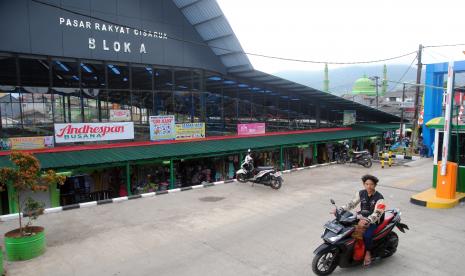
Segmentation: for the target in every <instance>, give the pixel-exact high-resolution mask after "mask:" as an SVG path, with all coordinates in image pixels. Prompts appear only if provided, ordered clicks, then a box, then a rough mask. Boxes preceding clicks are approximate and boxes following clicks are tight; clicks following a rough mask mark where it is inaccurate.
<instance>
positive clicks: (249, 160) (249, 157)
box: [244, 149, 254, 171]
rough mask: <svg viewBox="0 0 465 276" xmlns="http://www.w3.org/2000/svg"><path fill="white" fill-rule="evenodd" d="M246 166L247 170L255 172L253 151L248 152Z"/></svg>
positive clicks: (245, 160)
mask: <svg viewBox="0 0 465 276" xmlns="http://www.w3.org/2000/svg"><path fill="white" fill-rule="evenodd" d="M244 164H245V165H247V166H248V168H247V170H249V171H253V169H254V165H253V157H252V150H251V149H248V150H247V155H246V156H245V158H244Z"/></svg>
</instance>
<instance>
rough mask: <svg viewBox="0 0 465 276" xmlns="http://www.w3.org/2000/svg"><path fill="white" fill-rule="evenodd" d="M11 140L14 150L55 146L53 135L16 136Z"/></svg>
mask: <svg viewBox="0 0 465 276" xmlns="http://www.w3.org/2000/svg"><path fill="white" fill-rule="evenodd" d="M50 138H51V139H50ZM9 140H10V144H11V149H12V150H29V149H44V148H49V147H53V137H51V136H50V137H44V136H37V137H14V138H10V139H9Z"/></svg>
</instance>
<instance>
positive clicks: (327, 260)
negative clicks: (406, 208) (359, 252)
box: [312, 199, 409, 275]
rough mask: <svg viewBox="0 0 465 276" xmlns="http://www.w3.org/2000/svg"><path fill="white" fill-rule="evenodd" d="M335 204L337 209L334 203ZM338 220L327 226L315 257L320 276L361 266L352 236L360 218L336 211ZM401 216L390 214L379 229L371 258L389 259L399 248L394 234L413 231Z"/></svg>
mask: <svg viewBox="0 0 465 276" xmlns="http://www.w3.org/2000/svg"><path fill="white" fill-rule="evenodd" d="M331 203H332V204H333V205H335V203H334V200H332V199H331ZM335 216H336V218H335V219H334V220H332V221H328V222H327V223H326V224H325V226H324V227H325V231H324V233H323V235H322V236H321V238H322V239H323V241H324V243H323V244H321V245H320V246H319V247H318V248H317V249H316V250H315V251H314V252H313V253H314V254H315V257H314V258H313V262H312V270H313V272H314V273H315V274H317V275H329V274H331V273H332V272H333V271H334V269H336V267H337V266H340V267H341V268H344V267H350V266H354V265H357V264H361V263H362V261H363V258H362V259H361V260H359V261H357V260H354V248H355V245H356V240H355V238H353V237H352V234H353V233H354V231H355V226H356V225H357V223H358V219H357V216H356V215H355V214H353V213H351V212H349V211H343V210H342V209H338V208H336V212H335ZM400 216H401V212H400V211H399V209H393V210H387V211H386V212H385V213H384V220H383V221H382V222H381V224H380V225H379V226H378V228H376V230H375V232H374V236H373V249H372V251H371V256H372V258H373V259H375V258H387V257H390V256H392V255H393V254H394V253H395V252H396V250H397V245H398V244H399V237H398V236H397V234H396V233H395V232H394V231H393V230H394V227H397V228H398V229H399V230H400V231H401V232H402V233H405V229H407V230H408V229H409V228H408V226H407V225H406V224H403V223H401V222H400Z"/></svg>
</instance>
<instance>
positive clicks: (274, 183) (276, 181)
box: [270, 177, 283, 190]
mask: <svg viewBox="0 0 465 276" xmlns="http://www.w3.org/2000/svg"><path fill="white" fill-rule="evenodd" d="M282 185H283V180H282V179H281V177H278V178H275V177H273V178H272V179H271V184H270V187H271V188H273V189H275V190H278V189H279V188H281V186H282Z"/></svg>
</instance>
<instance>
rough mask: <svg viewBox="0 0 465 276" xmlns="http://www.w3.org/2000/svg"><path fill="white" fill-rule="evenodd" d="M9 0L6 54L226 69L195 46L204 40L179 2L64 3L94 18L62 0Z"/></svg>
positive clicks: (2, 22)
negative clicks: (178, 6) (190, 22)
mask: <svg viewBox="0 0 465 276" xmlns="http://www.w3.org/2000/svg"><path fill="white" fill-rule="evenodd" d="M7 2H8V5H7V4H6V3H7ZM7 2H5V1H1V3H2V4H1V8H0V26H2V27H3V26H4V28H2V29H1V34H2V40H1V42H2V43H0V51H1V52H10V51H12V52H17V53H24V54H40V55H51V56H54V57H56V56H63V57H73V58H81V59H97V60H107V61H119V62H125V63H126V62H135V63H144V64H157V65H169V66H182V67H189V66H192V65H199V64H201V65H202V66H205V67H202V68H205V69H209V70H213V71H219V72H223V71H225V68H224V66H223V65H222V64H221V62H219V61H218V60H217V58H216V56H215V55H214V54H213V52H212V51H211V50H210V48H208V47H197V46H195V43H197V44H198V43H203V40H202V39H201V38H200V36H193V35H192V34H196V33H197V32H196V30H195V27H194V26H192V25H190V24H184V23H182V24H181V25H180V22H182V21H183V20H184V15H183V14H182V11H181V10H180V9H178V8H177V6H176V4H175V3H174V2H173V1H165V0H150V1H101V2H99V4H92V5H91V4H89V1H71V2H69V1H68V2H66V3H65V2H64V3H63V6H67V7H66V8H69V9H71V10H74V11H78V13H79V12H80V13H83V14H88V15H93V16H83V15H79V14H78V13H70V12H63V11H61V10H60V8H61V1H59V2H57V1H54V2H50V1H42V2H46V3H54V4H52V5H51V6H50V5H49V4H42V3H40V2H41V1H24V0H23V1H7ZM139 2H140V3H139ZM56 3H59V4H58V6H60V7H59V8H57V7H55V6H54V5H55V4H56ZM95 3H97V2H95ZM30 11H34V12H30ZM7 26H8V28H6V27H7ZM170 38H176V39H170ZM186 41H192V42H194V44H190V43H186ZM161 53H163V54H161ZM63 65H64V66H66V67H65V68H68V66H69V65H68V64H67V63H66V62H63ZM60 66H61V65H60ZM118 67H119V66H116V69H118ZM109 69H110V68H109ZM64 70H65V71H67V70H69V68H68V69H64ZM110 74H112V73H111V72H110Z"/></svg>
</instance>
